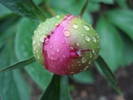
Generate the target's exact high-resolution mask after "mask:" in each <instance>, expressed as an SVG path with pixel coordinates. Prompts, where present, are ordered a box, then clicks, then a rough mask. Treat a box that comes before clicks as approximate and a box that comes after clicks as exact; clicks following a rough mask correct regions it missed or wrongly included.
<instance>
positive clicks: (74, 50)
mask: <svg viewBox="0 0 133 100" xmlns="http://www.w3.org/2000/svg"><path fill="white" fill-rule="evenodd" d="M33 52H34V55H35V58H36V60H37V61H38V62H40V63H42V64H44V65H45V68H46V69H47V70H49V71H50V72H53V73H55V74H58V75H66V74H75V73H78V72H81V71H83V70H86V69H87V68H88V67H89V66H90V64H91V63H92V62H93V61H94V60H95V59H96V58H97V57H98V52H99V38H98V35H97V33H96V32H95V30H94V29H93V28H92V27H91V26H90V25H88V24H87V23H86V22H85V21H84V20H82V19H81V18H80V17H77V16H73V15H66V16H56V17H53V18H50V19H47V20H46V21H45V22H43V23H41V24H40V25H39V26H38V28H37V29H36V30H35V32H34V36H33Z"/></svg>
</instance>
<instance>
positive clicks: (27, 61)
mask: <svg viewBox="0 0 133 100" xmlns="http://www.w3.org/2000/svg"><path fill="white" fill-rule="evenodd" d="M33 62H35V58H34V57H31V58H28V59H26V60H23V61H20V62H17V63H15V64H13V65H10V66H8V67H4V68H2V69H0V72H4V71H11V70H13V69H16V68H22V67H25V66H26V65H28V64H31V63H33Z"/></svg>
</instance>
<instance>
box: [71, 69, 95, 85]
mask: <svg viewBox="0 0 133 100" xmlns="http://www.w3.org/2000/svg"><path fill="white" fill-rule="evenodd" d="M73 79H74V80H75V81H77V82H79V83H84V84H89V83H93V82H94V78H93V75H92V72H91V71H90V70H89V71H84V72H80V73H79V74H75V75H73Z"/></svg>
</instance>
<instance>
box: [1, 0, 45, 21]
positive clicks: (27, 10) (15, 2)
mask: <svg viewBox="0 0 133 100" xmlns="http://www.w3.org/2000/svg"><path fill="white" fill-rule="evenodd" d="M0 3H1V4H3V5H4V6H6V7H7V8H9V9H10V10H12V11H13V12H15V13H17V14H19V15H22V16H27V17H31V18H34V19H39V20H44V19H45V16H44V13H43V12H42V11H41V10H40V9H39V8H38V7H37V6H36V5H35V4H34V3H33V2H32V0H0Z"/></svg>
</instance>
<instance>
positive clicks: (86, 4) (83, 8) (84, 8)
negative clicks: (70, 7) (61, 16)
mask: <svg viewBox="0 0 133 100" xmlns="http://www.w3.org/2000/svg"><path fill="white" fill-rule="evenodd" d="M88 1H89V0H86V1H85V3H84V5H83V7H82V8H81V11H80V14H79V16H80V17H82V16H83V14H84V12H85V10H86V8H87V6H88Z"/></svg>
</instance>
